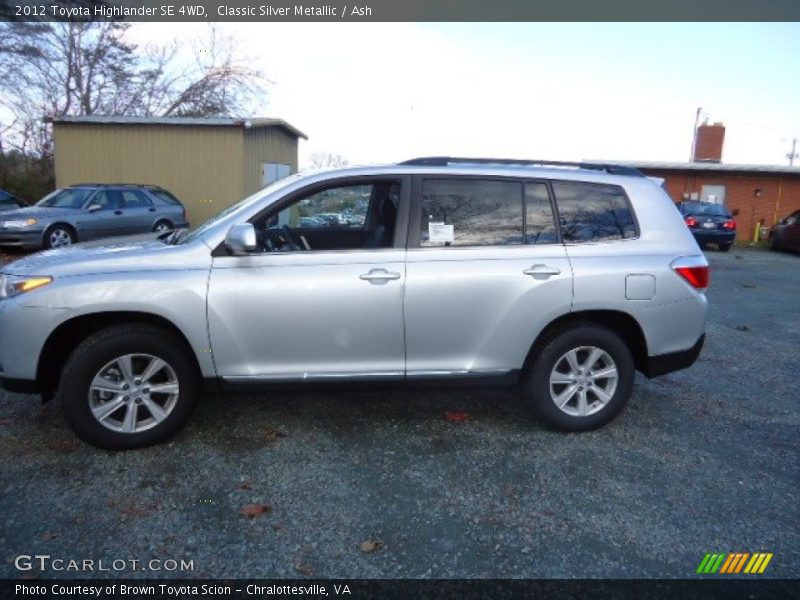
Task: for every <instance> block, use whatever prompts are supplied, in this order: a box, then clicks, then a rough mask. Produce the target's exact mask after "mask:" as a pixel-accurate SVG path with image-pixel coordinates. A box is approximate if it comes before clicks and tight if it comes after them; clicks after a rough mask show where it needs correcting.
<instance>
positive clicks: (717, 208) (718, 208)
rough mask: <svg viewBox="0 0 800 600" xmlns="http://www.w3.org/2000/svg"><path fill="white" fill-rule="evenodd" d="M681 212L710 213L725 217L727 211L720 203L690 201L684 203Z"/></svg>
mask: <svg viewBox="0 0 800 600" xmlns="http://www.w3.org/2000/svg"><path fill="white" fill-rule="evenodd" d="M683 213H684V214H686V215H710V216H712V217H726V216H728V211H727V210H725V207H724V206H722V205H721V204H714V203H712V202H708V203H699V202H697V203H692V204H686V205H684V207H683Z"/></svg>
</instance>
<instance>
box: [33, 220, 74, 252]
mask: <svg viewBox="0 0 800 600" xmlns="http://www.w3.org/2000/svg"><path fill="white" fill-rule="evenodd" d="M59 238H60V239H64V240H67V239H68V240H69V241H68V242H67V243H63V244H58V243H56V241H55V240H56V239H59ZM77 241H78V236H77V235H76V234H75V230H74V229H73V228H72V227H70V226H69V225H64V224H62V223H56V224H55V225H51V226H50V227H48V228H47V231H45V232H44V240H43V244H42V245H43V246H44V248H45V249H46V250H52V249H54V248H64V247H65V246H71V245H72V244H74V243H75V242H77Z"/></svg>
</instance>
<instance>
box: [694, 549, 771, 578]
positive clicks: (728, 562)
mask: <svg viewBox="0 0 800 600" xmlns="http://www.w3.org/2000/svg"><path fill="white" fill-rule="evenodd" d="M771 560H772V552H754V553H753V554H750V553H749V552H728V553H727V554H726V553H709V554H706V555H705V556H704V557H703V560H701V561H700V564H699V565H698V566H697V571H696V572H697V573H701V574H703V575H708V574H714V573H716V574H719V575H723V574H725V575H731V574H736V573H746V574H748V575H756V574H759V575H760V574H761V573H763V572H764V571H765V570H766V568H767V565H768V564H769V561H771Z"/></svg>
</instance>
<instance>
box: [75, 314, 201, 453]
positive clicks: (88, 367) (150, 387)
mask: <svg viewBox="0 0 800 600" xmlns="http://www.w3.org/2000/svg"><path fill="white" fill-rule="evenodd" d="M190 352H191V351H190V350H189V348H187V347H186V345H185V344H184V343H182V342H181V341H180V340H178V339H176V338H175V336H173V335H171V334H170V333H168V332H166V331H163V330H161V329H158V328H154V327H150V326H146V325H145V326H142V325H140V326H134V325H121V326H115V327H110V328H108V329H104V330H102V331H99V332H98V333H95V334H94V335H92V336H90V337H89V338H88V339H87V340H86V341H84V342H83V343H82V344H80V345H79V346H78V347H77V348H76V349H75V351H74V352H73V353H72V355H71V356H70V358H69V360H68V361H67V363H66V365H65V366H64V369H63V371H62V375H61V384H60V391H61V397H62V400H63V405H64V414H65V417H66V420H67V422H68V423H69V425H70V426H71V427H72V429H73V430H74V431H75V433H76V434H77V435H78V436H79V437H80V438H81V439H83V440H84V441H86V442H88V443H90V444H92V445H94V446H97V447H99V448H106V449H110V450H120V449H128V448H140V447H144V446H150V445H152V444H157V443H159V442H162V441H164V440H166V439H168V438H169V437H171V436H172V435H173V434H175V433H176V432H177V431H178V430H179V429H180V428H181V427H182V426H183V425H184V424H185V423H186V421H187V419H188V418H189V415H190V414H191V411H192V408H193V405H194V402H195V400H196V397H197V395H198V393H199V381H198V375H197V369H196V365H195V364H194V362H193V359H192V357H191V355H190Z"/></svg>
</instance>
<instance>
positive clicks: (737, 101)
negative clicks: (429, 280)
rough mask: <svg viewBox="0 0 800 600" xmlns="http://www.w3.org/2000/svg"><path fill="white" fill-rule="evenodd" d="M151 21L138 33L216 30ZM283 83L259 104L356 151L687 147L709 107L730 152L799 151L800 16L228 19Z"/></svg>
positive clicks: (740, 157)
mask: <svg viewBox="0 0 800 600" xmlns="http://www.w3.org/2000/svg"><path fill="white" fill-rule="evenodd" d="M178 27H180V29H179V30H178V31H176V25H175V24H174V23H173V24H166V23H155V24H145V23H137V24H135V25H134V26H133V27H132V30H131V34H132V36H133V37H134V39H135V40H137V41H140V42H144V41H147V40H157V41H162V42H163V41H164V40H169V39H171V38H173V37H174V36H175V35H176V34H178V35H191V34H193V33H197V34H202V33H203V31H204V29H203V28H204V27H205V26H203V25H199V24H198V25H185V26H178ZM219 29H220V30H221V31H223V32H226V33H230V34H232V35H233V36H234V37H235V38H236V39H237V40H238V44H239V46H240V50H241V52H242V54H244V55H245V56H247V57H249V58H250V59H251V60H252V61H253V64H254V65H255V66H257V67H258V68H260V69H261V70H262V71H263V73H264V74H265V75H266V76H267V77H268V78H269V79H270V80H272V81H273V82H274V83H273V84H272V85H271V86H269V88H268V95H267V97H266V98H265V100H264V103H263V104H262V105H261V106H257V107H254V110H253V113H254V114H253V115H247V116H269V117H278V118H283V119H286V120H287V121H289V122H290V123H291V124H292V125H294V126H296V127H297V128H299V129H301V130H302V131H303V132H305V133H306V134H307V135H308V136H309V140H308V141H307V142H304V143H303V144H302V145H301V148H300V161H301V166H302V165H303V163H304V162H305V161H306V160H307V158H308V156H309V155H310V154H311V153H313V152H318V151H321V152H330V153H335V154H341V155H342V156H344V157H345V158H347V159H348V160H349V161H350V163H351V164H366V163H376V162H389V161H398V160H403V159H406V158H410V157H413V156H423V155H435V154H448V155H461V156H495V157H512V158H547V159H561V160H579V159H585V158H589V159H609V160H613V159H629V160H673V161H685V160H688V158H689V152H690V148H691V139H692V126H693V124H694V117H695V111H696V109H697V108H698V107H702V108H703V115H704V117H708V119H709V121H710V122H716V121H722V122H723V123H724V124H725V125H726V127H727V132H726V139H725V149H724V153H723V161H724V162H728V163H765V164H787V159H786V158H785V156H784V155H785V154H786V153H787V152H788V151H789V148H790V145H791V138H792V137H793V136H795V135H798V134H800V76H798V74H800V69H798V65H797V62H798V57H800V25H798V24H727V23H724V24H636V23H634V24H603V23H598V24H547V23H545V24H528V23H517V24H501V23H478V24H466V23H465V24H452V23H449V24H448V23H434V24H422V23H389V24H376V23H364V24H358V23H286V24H272V23H246V24H245V23H242V24H224V25H219Z"/></svg>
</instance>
